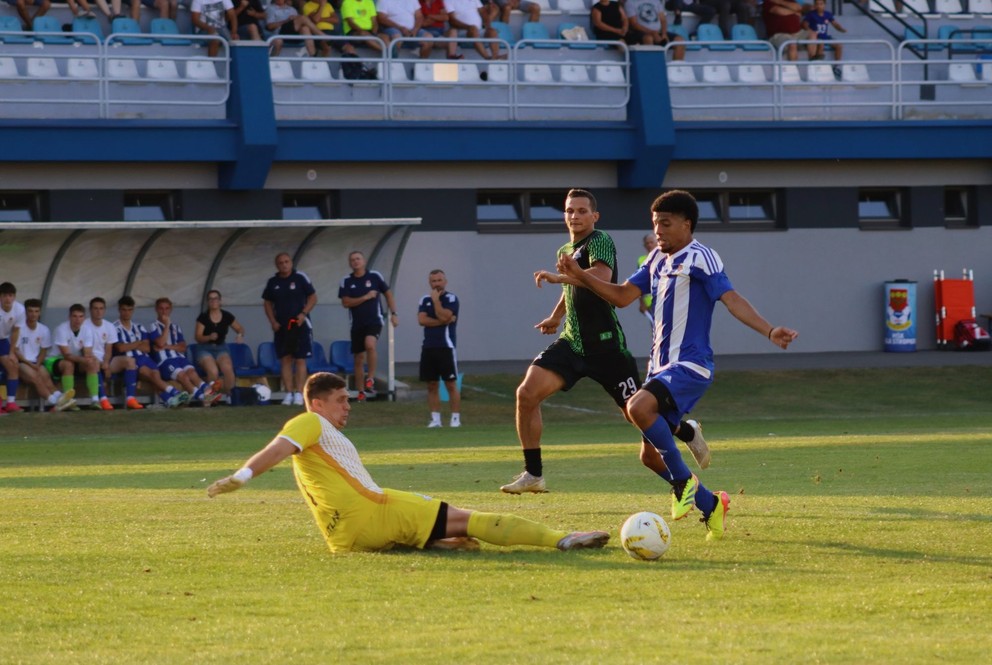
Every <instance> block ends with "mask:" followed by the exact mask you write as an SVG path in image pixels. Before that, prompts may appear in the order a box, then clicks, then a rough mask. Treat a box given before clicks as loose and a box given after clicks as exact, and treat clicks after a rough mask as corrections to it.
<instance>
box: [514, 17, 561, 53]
mask: <svg viewBox="0 0 992 665" xmlns="http://www.w3.org/2000/svg"><path fill="white" fill-rule="evenodd" d="M523 38H524V39H551V33H550V32H548V26H546V25H544V24H543V23H535V22H534V21H527V22H526V23H524V30H523ZM530 46H531V47H532V48H559V45H558V44H531V45H530Z"/></svg>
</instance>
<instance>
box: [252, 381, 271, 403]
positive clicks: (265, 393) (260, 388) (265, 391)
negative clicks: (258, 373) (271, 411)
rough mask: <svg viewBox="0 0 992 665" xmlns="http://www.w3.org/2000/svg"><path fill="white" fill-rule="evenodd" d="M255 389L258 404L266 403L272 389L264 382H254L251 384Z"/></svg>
mask: <svg viewBox="0 0 992 665" xmlns="http://www.w3.org/2000/svg"><path fill="white" fill-rule="evenodd" d="M252 388H254V389H255V394H256V395H258V403H259V404H268V403H269V399H270V398H271V397H272V389H271V388H269V387H268V386H267V385H265V384H264V383H256V384H255V385H253V386H252Z"/></svg>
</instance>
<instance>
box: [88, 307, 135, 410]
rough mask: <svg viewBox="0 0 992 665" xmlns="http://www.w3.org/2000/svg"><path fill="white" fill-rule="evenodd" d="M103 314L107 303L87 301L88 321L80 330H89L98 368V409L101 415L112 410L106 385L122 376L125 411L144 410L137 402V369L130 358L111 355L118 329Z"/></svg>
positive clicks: (105, 311)
mask: <svg viewBox="0 0 992 665" xmlns="http://www.w3.org/2000/svg"><path fill="white" fill-rule="evenodd" d="M106 313H107V301H105V300H104V299H103V298H100V297H96V298H93V299H92V300H90V318H88V319H87V320H86V321H85V322H84V323H83V327H85V328H88V329H89V333H90V336H91V337H92V338H93V357H94V358H96V360H97V362H98V363H99V364H100V373H99V374H98V375H97V376H98V378H99V381H100V387H99V395H100V408H101V409H103V410H104V411H113V410H114V406H113V405H112V404H111V403H110V400H109V399H107V391H106V383H107V381H109V380H110V377H112V376H113V375H114V374H118V373H120V372H123V373H124V390H125V394H126V395H127V402H126V404H125V406H126V408H128V409H135V410H139V409H143V408H145V407H143V406H141V404H140V403H139V402H138V399H137V386H138V369H137V367H138V366H137V365H136V364H135V362H134V359H133V358H130V357H128V356H115V355H114V344H116V343H117V326H115V325H114V324H113V323H111V322H110V321H105V320H104V318H103V317H104V315H105V314H106Z"/></svg>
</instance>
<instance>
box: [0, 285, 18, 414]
mask: <svg viewBox="0 0 992 665" xmlns="http://www.w3.org/2000/svg"><path fill="white" fill-rule="evenodd" d="M16 298H17V287H15V286H14V285H13V284H11V283H10V282H4V283H3V284H0V373H2V374H5V375H6V377H7V403H6V404H3V403H0V416H2V415H5V414H7V413H15V412H17V411H20V410H21V407H19V406H17V388H18V386H19V385H20V373H19V363H18V362H17V356H16V355H14V348H15V347H16V346H17V336H18V334H19V333H20V330H21V328H22V327H23V326H24V305H22V304H21V303H19V302H17V300H16Z"/></svg>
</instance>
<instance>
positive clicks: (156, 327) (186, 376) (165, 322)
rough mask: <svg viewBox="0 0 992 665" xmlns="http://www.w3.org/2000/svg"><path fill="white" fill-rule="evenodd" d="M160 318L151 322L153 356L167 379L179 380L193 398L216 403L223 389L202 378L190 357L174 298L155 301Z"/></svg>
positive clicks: (207, 402) (209, 404)
mask: <svg viewBox="0 0 992 665" xmlns="http://www.w3.org/2000/svg"><path fill="white" fill-rule="evenodd" d="M155 313H156V314H157V315H158V319H156V320H155V322H154V323H152V325H151V330H150V333H151V339H150V341H151V345H152V352H151V356H152V360H154V361H155V362H156V363H158V371H159V374H161V375H162V380H163V381H176V382H178V383H179V385H180V386H182V388H183V390H185V391H186V392H187V393H190V394H192V396H193V397H192V399H193V401H197V400H200V401H202V402H203V406H212V405H213V404H215V403H216V402H217V401H218V400H219V399H220V398H221V394H220V393H219V392H214V390H213V388H211V386H210V385H209V384H208V383H207V382H206V381H204V380H203V379H201V378H200V375H199V374H197V373H196V368H195V367H193V364H192V363H191V362H190V361H189V359H187V358H186V338H185V337H184V336H183V329H182V328H180V327H179V324H178V323H172V321H171V317H172V301H171V300H169V299H168V298H159V299H158V300H156V301H155Z"/></svg>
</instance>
